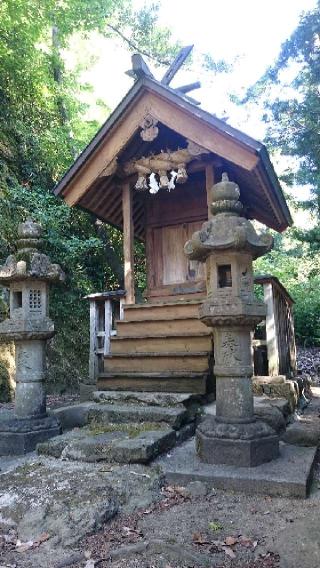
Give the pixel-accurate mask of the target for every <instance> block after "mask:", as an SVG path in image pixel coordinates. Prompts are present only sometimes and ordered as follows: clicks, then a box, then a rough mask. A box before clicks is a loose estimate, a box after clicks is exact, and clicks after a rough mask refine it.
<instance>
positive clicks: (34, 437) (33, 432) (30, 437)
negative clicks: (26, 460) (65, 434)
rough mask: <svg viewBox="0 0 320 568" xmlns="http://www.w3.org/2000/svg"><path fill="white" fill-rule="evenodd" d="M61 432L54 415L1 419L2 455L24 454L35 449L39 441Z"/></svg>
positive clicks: (0, 446)
mask: <svg viewBox="0 0 320 568" xmlns="http://www.w3.org/2000/svg"><path fill="white" fill-rule="evenodd" d="M59 434H61V426H60V423H59V421H58V420H57V419H56V418H55V417H54V416H45V417H43V418H32V419H20V418H15V417H14V416H13V417H12V418H11V419H5V420H0V456H10V455H13V456H15V455H23V454H27V453H28V452H32V451H33V450H35V448H36V445H37V444H38V443H39V442H44V441H45V440H48V439H49V438H53V437H54V436H58V435H59Z"/></svg>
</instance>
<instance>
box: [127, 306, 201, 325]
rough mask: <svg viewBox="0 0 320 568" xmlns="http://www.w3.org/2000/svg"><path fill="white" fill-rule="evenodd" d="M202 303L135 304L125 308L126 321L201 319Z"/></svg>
mask: <svg viewBox="0 0 320 568" xmlns="http://www.w3.org/2000/svg"><path fill="white" fill-rule="evenodd" d="M200 304H201V302H199V301H198V302H197V301H193V302H181V303H178V302H175V303H173V302H171V303H170V302H169V303H159V304H134V305H127V306H124V319H125V320H126V321H137V320H139V321H140V320H168V319H176V318H181V317H185V318H197V319H198V318H199V305H200Z"/></svg>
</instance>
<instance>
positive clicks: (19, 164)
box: [0, 0, 177, 388]
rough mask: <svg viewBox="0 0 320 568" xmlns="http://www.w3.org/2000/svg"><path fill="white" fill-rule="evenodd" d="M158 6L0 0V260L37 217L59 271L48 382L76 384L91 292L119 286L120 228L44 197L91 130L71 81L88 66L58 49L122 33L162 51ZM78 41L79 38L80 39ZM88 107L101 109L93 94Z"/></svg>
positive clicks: (109, 0)
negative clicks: (61, 280) (71, 66)
mask: <svg viewBox="0 0 320 568" xmlns="http://www.w3.org/2000/svg"><path fill="white" fill-rule="evenodd" d="M156 20H157V6H156V5H152V6H149V7H148V8H143V9H142V10H140V11H139V12H134V10H133V8H132V5H131V2H130V0H64V1H63V2H60V1H57V0H42V1H41V2H39V0H2V2H1V3H0V37H1V42H0V226H1V233H0V262H3V261H4V260H5V258H6V257H7V256H8V254H10V253H12V252H13V251H14V248H15V241H16V235H17V225H18V223H19V222H20V221H22V220H24V219H25V218H26V216H31V217H33V218H34V219H36V220H37V221H39V222H40V223H41V225H42V227H43V229H44V233H45V236H44V238H45V250H46V252H47V253H48V254H49V255H50V257H51V259H52V260H53V261H55V262H58V263H60V264H61V266H62V267H63V269H64V270H65V272H66V274H67V280H66V283H65V285H63V286H61V287H56V288H53V290H52V293H51V315H52V317H53V319H54V321H55V325H56V329H57V335H56V336H55V338H54V339H53V341H52V342H51V345H50V350H49V358H50V365H49V369H50V381H51V382H52V383H54V384H55V385H56V386H57V385H58V386H59V388H65V387H75V386H76V385H77V384H78V382H79V379H80V377H81V378H85V377H86V375H87V373H88V369H87V366H88V337H89V321H88V312H89V310H88V303H87V301H86V300H83V297H84V296H85V295H86V294H88V293H90V292H99V291H103V290H105V289H115V288H117V287H119V286H121V285H122V279H123V270H122V266H121V264H122V262H121V261H122V237H121V235H120V233H119V231H117V230H115V229H113V228H111V227H108V226H106V225H104V224H101V223H97V221H96V219H95V218H94V217H93V216H91V215H89V214H86V213H84V212H82V211H80V210H77V209H70V208H69V207H68V206H66V205H65V203H64V202H63V201H62V200H60V199H58V198H56V197H55V196H54V195H52V193H51V190H52V188H53V186H54V183H55V182H56V181H57V180H58V179H59V177H60V176H61V175H62V174H63V172H64V171H65V170H66V169H67V168H68V167H69V165H70V164H71V163H72V162H73V160H74V157H75V156H76V155H77V154H78V153H79V152H80V151H81V150H82V149H83V148H84V146H85V145H86V144H87V143H88V142H89V140H90V139H91V138H92V136H93V135H94V134H95V132H96V131H97V129H98V126H99V125H98V123H97V122H94V121H88V120H86V119H85V118H84V117H85V112H86V110H87V106H86V105H85V104H83V103H82V102H80V98H79V95H80V93H81V91H83V89H85V90H86V89H90V86H88V85H81V84H80V83H79V81H78V75H79V72H80V71H81V70H82V69H83V68H85V67H86V65H89V64H90V61H88V60H86V55H85V50H84V49H82V50H81V56H82V61H81V65H80V66H77V68H76V69H75V70H74V71H73V72H71V71H69V70H67V68H66V66H65V63H64V57H63V56H64V51H63V50H65V49H68V47H69V44H70V41H71V40H72V39H73V38H74V35H75V34H76V37H77V38H78V41H80V40H81V41H82V40H83V41H84V40H85V38H86V37H87V36H88V35H89V34H90V32H93V31H94V32H98V33H101V34H103V35H107V36H110V35H112V34H113V35H115V34H117V37H119V36H120V37H121V38H122V39H123V41H125V42H126V44H127V46H129V47H130V48H131V49H143V50H144V49H148V51H149V52H150V54H151V55H152V56H153V57H158V58H164V57H170V58H171V55H172V54H173V53H176V49H177V46H176V44H174V43H173V42H171V38H170V32H169V30H163V29H161V28H159V27H157V26H156ZM84 43H85V42H84ZM96 104H97V105H100V107H101V108H103V110H104V113H105V114H106V113H107V111H108V109H107V107H106V105H105V104H104V103H103V102H101V101H96ZM142 251H143V248H142V245H137V251H136V253H137V254H136V259H137V266H138V287H140V288H143V286H144V266H143V261H142V259H141V255H142Z"/></svg>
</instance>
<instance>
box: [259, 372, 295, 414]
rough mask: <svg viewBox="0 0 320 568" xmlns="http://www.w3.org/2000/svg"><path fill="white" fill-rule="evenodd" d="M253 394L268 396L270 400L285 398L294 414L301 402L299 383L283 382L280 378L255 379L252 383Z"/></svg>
mask: <svg viewBox="0 0 320 568" xmlns="http://www.w3.org/2000/svg"><path fill="white" fill-rule="evenodd" d="M252 388H253V393H254V394H255V395H258V396H262V395H266V396H268V397H270V398H285V399H287V401H288V404H289V406H290V412H294V410H295V409H296V407H297V405H298V400H299V387H298V383H297V382H296V381H293V380H288V381H287V380H283V376H282V375H280V376H279V377H254V378H253V381H252Z"/></svg>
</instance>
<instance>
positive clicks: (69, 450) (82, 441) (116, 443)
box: [37, 425, 191, 464]
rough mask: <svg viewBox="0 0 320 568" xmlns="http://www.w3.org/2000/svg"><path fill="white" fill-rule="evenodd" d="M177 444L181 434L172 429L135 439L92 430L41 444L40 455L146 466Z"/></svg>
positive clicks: (116, 433) (152, 432)
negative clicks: (94, 432)
mask: <svg viewBox="0 0 320 568" xmlns="http://www.w3.org/2000/svg"><path fill="white" fill-rule="evenodd" d="M120 426H121V425H119V427H120ZM190 433H191V432H190ZM186 434H189V432H187V433H186ZM176 443H177V432H176V431H175V430H172V429H171V428H166V429H161V430H154V431H153V430H148V431H145V432H142V433H141V434H139V435H137V436H134V437H130V436H129V435H128V433H127V432H126V431H121V430H116V431H112V432H105V433H100V434H92V433H90V431H89V430H88V429H82V430H75V431H68V432H66V433H64V434H63V435H62V436H58V437H57V438H54V439H52V440H48V441H45V442H43V443H41V444H38V446H37V452H38V454H39V455H44V456H50V457H54V458H57V459H58V458H62V459H63V460H72V461H82V462H86V463H94V462H99V461H106V462H110V463H121V464H125V463H142V464H144V463H148V462H150V461H152V460H153V459H155V458H156V457H157V456H158V455H159V454H161V453H163V452H166V451H168V450H171V448H173V446H175V444H176Z"/></svg>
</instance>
